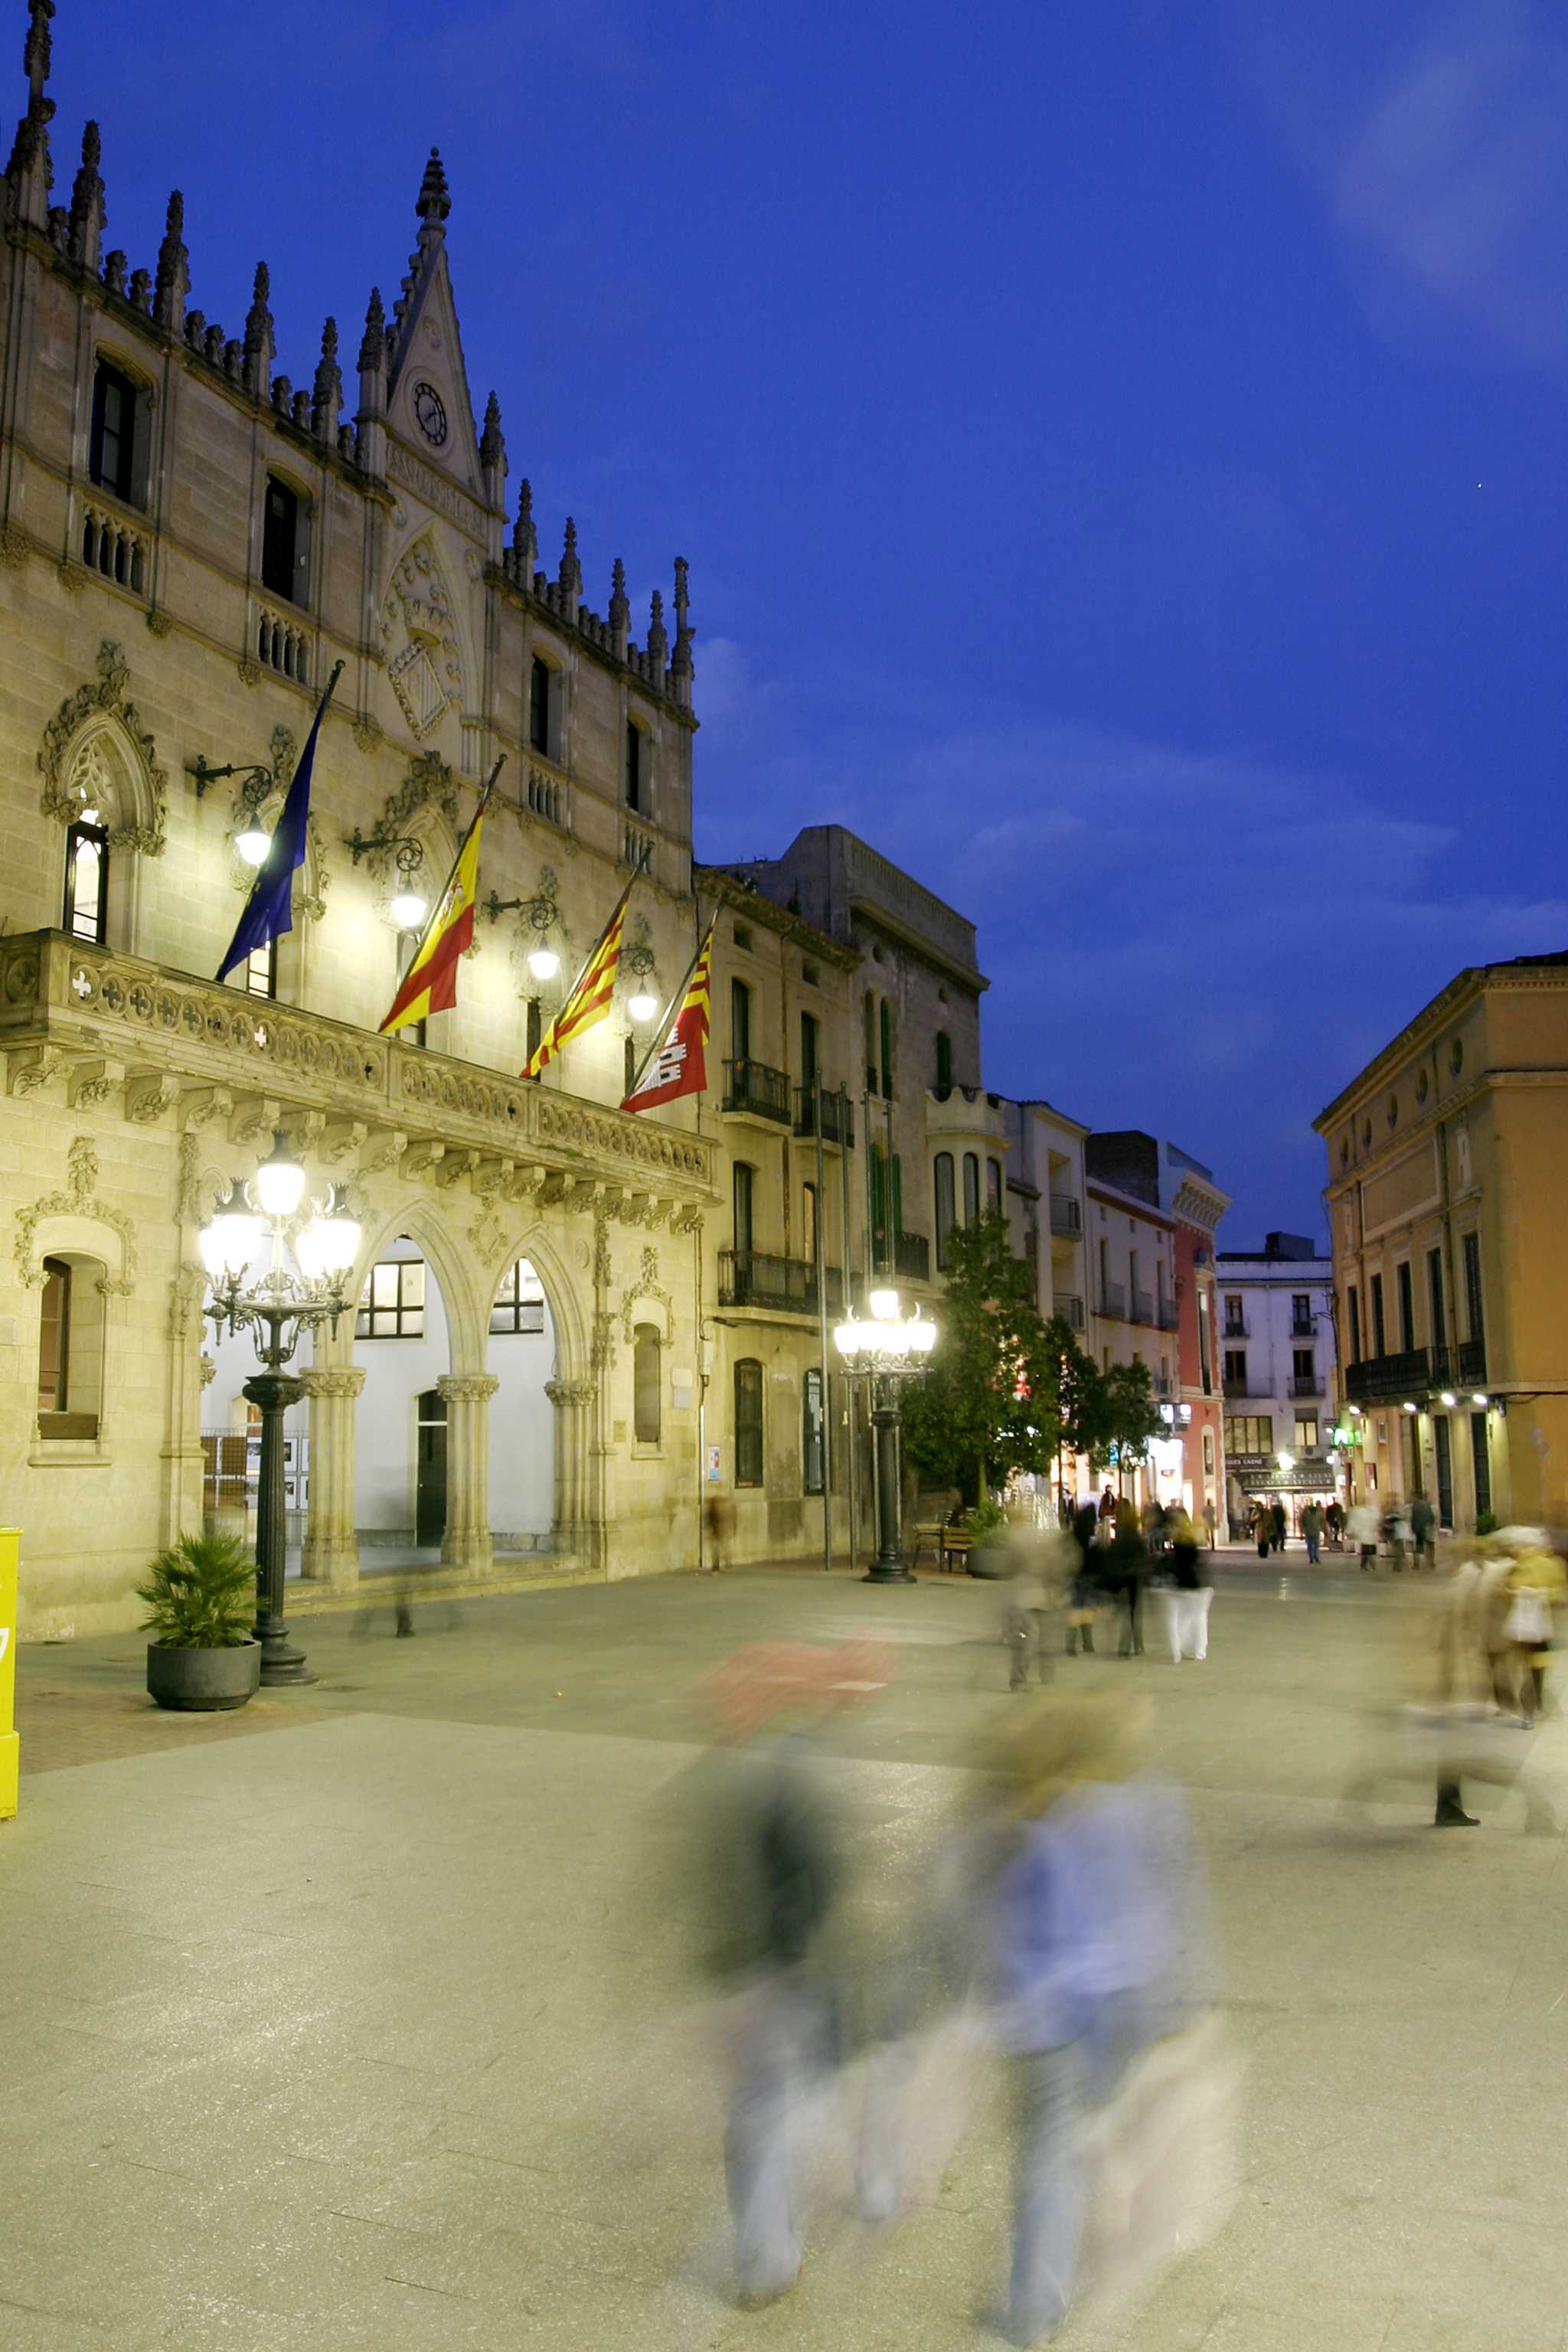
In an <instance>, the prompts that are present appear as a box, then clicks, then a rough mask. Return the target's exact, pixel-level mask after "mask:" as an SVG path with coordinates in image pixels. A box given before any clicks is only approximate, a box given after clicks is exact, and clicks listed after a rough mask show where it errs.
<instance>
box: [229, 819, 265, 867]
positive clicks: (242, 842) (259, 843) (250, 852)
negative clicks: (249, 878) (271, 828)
mask: <svg viewBox="0 0 1568 2352" xmlns="http://www.w3.org/2000/svg"><path fill="white" fill-rule="evenodd" d="M234 845H235V848H236V850H237V853H238V854H239V856H241V857H243V858H244V860H245V862H246V864H247V866H265V865H266V863H267V853H268V850H269V849H270V848H271V846H272V835H270V834H269V833H263V832H262V830H261V827H260V826H259V825H258V824H247V826H246V828H245V831H244V832H243V833H237V834H236V835H235V836H234Z"/></svg>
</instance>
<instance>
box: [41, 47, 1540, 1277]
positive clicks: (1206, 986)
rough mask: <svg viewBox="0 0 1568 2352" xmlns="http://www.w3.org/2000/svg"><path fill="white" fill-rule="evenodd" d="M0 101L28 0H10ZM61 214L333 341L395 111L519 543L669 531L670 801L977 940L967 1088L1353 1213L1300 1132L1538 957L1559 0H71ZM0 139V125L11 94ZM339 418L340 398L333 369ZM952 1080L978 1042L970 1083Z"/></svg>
mask: <svg viewBox="0 0 1568 2352" xmlns="http://www.w3.org/2000/svg"><path fill="white" fill-rule="evenodd" d="M0 24H3V25H4V26H5V56H6V57H7V58H8V59H9V64H8V67H7V70H8V73H9V76H10V84H9V99H8V103H7V105H6V109H5V110H6V113H7V115H8V116H9V117H12V118H14V117H15V116H16V114H18V113H19V112H20V110H21V108H22V103H23V95H24V93H23V85H22V81H21V77H20V70H19V67H20V54H21V45H22V38H23V34H24V31H25V26H26V16H25V11H24V9H23V8H22V7H21V6H20V5H17V0H5V7H4V15H3V16H0ZM54 40H55V67H54V77H53V81H52V84H51V89H52V94H53V96H54V97H55V99H56V100H57V102H58V115H57V119H56V122H55V125H54V130H53V134H52V135H53V144H54V155H55V171H56V190H55V194H56V198H57V200H58V201H63V200H65V198H66V197H68V194H69V184H70V178H71V174H72V173H73V171H74V169H75V165H76V160H77V152H78V146H79V136H80V128H81V123H82V121H83V119H84V117H86V116H88V115H93V116H96V117H97V118H98V119H99V121H100V124H101V126H102V131H103V151H104V152H103V172H104V176H105V179H106V182H107V186H108V201H109V233H108V236H107V239H106V244H109V245H119V246H122V247H125V249H126V251H127V252H128V254H129V257H130V261H131V265H132V268H134V267H136V266H138V265H142V266H145V267H147V268H151V267H152V266H153V260H154V257H155V254H156V249H157V243H158V238H159V236H160V234H161V231H162V226H163V206H164V202H165V199H166V196H167V194H168V191H169V189H170V187H171V186H174V185H178V186H179V187H181V188H182V189H183V190H184V195H185V218H186V240H187V243H188V245H189V247H190V250H191V260H192V278H193V285H192V293H191V299H192V301H193V303H194V304H195V305H196V306H198V307H199V308H200V309H202V310H204V311H205V313H206V315H207V318H208V319H209V320H220V321H221V322H222V323H223V324H224V325H225V326H226V329H227V331H228V332H229V333H231V334H236V333H238V332H239V331H241V328H242V325H243V319H244V313H245V310H246V308H247V302H248V299H249V292H250V278H251V271H252V268H253V267H254V264H255V262H256V261H257V260H258V259H261V258H265V259H266V260H267V261H268V262H269V264H270V265H271V270H272V306H273V310H274V312H275V314H276V317H277V320H278V336H279V354H278V361H277V365H278V366H279V369H280V370H283V371H286V372H287V373H289V374H290V375H291V376H292V378H293V379H294V382H295V383H297V384H298V383H307V384H308V383H309V382H310V374H311V371H312V368H313V366H314V362H315V358H316V352H317V348H318V344H319V338H320V331H321V319H322V317H323V316H324V315H325V314H326V313H327V312H328V311H331V312H333V313H335V315H336V316H337V319H338V320H339V324H340V328H341V331H342V341H343V345H344V358H345V362H346V363H347V371H350V372H352V365H353V355H354V352H355V351H356V350H357V347H358V337H359V329H360V325H361V321H362V320H363V311H364V303H365V298H366V296H367V293H368V291H369V289H370V286H371V284H372V282H373V281H374V282H379V284H380V285H381V287H382V289H383V291H384V295H385V297H386V299H387V304H388V308H389V309H390V307H391V302H392V299H393V298H394V295H395V291H396V287H397V281H398V278H399V277H400V275H401V273H402V270H403V269H404V268H405V267H406V257H407V254H408V252H409V249H410V247H411V245H412V241H413V235H414V231H415V228H416V221H415V216H414V209H413V207H414V199H415V195H416V191H417V188H418V184H419V178H420V173H421V171H422V169H423V165H424V160H425V155H426V150H427V149H428V147H429V146H430V145H431V143H432V142H436V143H438V144H439V146H440V149H441V152H442V155H443V158H444V160H445V162H446V165H447V174H448V178H449V180H450V183H451V188H452V196H453V211H452V218H451V221H450V223H449V225H448V244H449V251H450V257H451V265H452V270H453V278H454V283H455V287H456V291H457V297H458V308H459V313H460V316H461V319H462V323H463V331H464V339H465V347H466V352H467V358H468V372H469V380H470V385H471V388H472V391H473V394H474V398H475V402H476V405H478V406H479V407H481V408H482V406H483V403H484V398H485V394H486V393H487V392H488V391H489V388H490V387H491V385H492V384H493V385H494V387H495V388H496V390H497V391H498V392H499V394H500V402H501V409H502V416H503V421H504V425H505V429H506V434H507V439H508V447H509V455H510V467H511V474H510V494H511V496H512V497H514V498H515V493H516V488H517V483H518V480H519V478H521V475H523V474H524V473H527V474H529V475H530V476H531V478H532V482H533V488H534V511H535V515H536V518H537V520H538V525H539V535H540V548H541V561H542V562H543V563H544V564H545V565H546V566H547V567H548V568H549V569H550V570H551V571H552V572H553V571H554V570H555V568H556V565H557V563H558V561H559V551H560V542H561V534H562V528H563V520H564V518H565V516H566V514H567V513H568V512H570V513H572V514H574V516H575V518H576V521H577V527H578V534H579V541H580V546H581V552H582V561H583V564H584V573H585V577H586V583H587V590H588V594H589V597H590V600H591V601H592V602H593V604H595V606H597V608H598V609H599V610H601V611H602V610H603V609H604V607H605V603H606V602H607V599H608V593H609V572H610V564H611V560H612V558H613V557H614V556H616V554H620V555H623V556H624V557H625V558H626V565H627V569H628V572H629V574H630V578H631V584H632V588H633V592H634V604H635V608H636V610H637V618H638V626H639V630H640V625H641V623H642V619H643V616H644V615H645V614H646V611H647V592H648V589H649V588H650V587H651V586H653V585H654V584H656V583H658V584H662V585H663V586H664V587H665V590H666V603H667V607H668V591H669V570H670V561H671V559H672V558H673V557H674V556H675V555H676V554H678V553H679V554H684V555H686V556H688V557H689V559H690V562H691V585H692V611H693V620H694V622H695V625H696V627H697V630H698V639H697V646H696V662H697V682H696V696H697V708H698V713H699V716H700V719H701V720H702V721H703V727H702V731H701V733H700V736H699V738H698V743H697V761H698V783H697V792H698V821H697V846H698V852H699V855H700V856H705V857H708V858H719V857H729V856H751V855H758V854H763V853H766V852H770V851H773V850H776V849H778V848H780V847H781V846H782V845H784V842H785V841H787V840H788V839H789V838H790V837H791V836H792V835H793V834H794V832H795V828H796V826H797V825H800V824H810V823H814V822H820V821H824V820H828V819H835V818H836V819H839V820H841V821H843V822H845V823H847V824H850V825H852V826H854V827H855V828H856V829H857V830H858V831H859V832H861V833H863V834H864V835H867V836H868V838H869V839H870V840H871V841H873V842H875V843H876V844H877V845H878V846H879V847H880V848H881V849H882V850H884V851H885V852H886V853H887V854H888V855H889V856H891V857H893V858H896V859H897V860H899V861H900V863H902V864H904V865H905V866H909V867H910V870H911V871H912V872H913V873H914V874H915V875H917V876H918V877H920V878H921V880H922V881H924V882H926V883H927V884H929V885H930V886H931V887H932V888H934V889H936V890H938V891H940V892H941V893H942V895H943V896H944V897H946V898H950V899H952V902H953V903H954V904H955V905H957V906H958V907H960V908H963V910H964V911H965V912H966V913H967V914H969V915H971V916H972V917H973V919H975V920H976V921H977V922H978V924H979V927H980V940H981V960H982V964H983V967H984V970H985V971H987V972H988V973H989V975H990V977H991V982H992V987H991V992H990V995H989V997H988V998H987V1000H986V1024H987V1025H986V1047H985V1051H986V1065H985V1071H984V1076H985V1079H986V1082H987V1083H988V1084H989V1085H991V1086H993V1087H998V1088H1001V1089H1004V1090H1005V1091H1007V1092H1010V1093H1016V1094H1044V1095H1047V1096H1048V1097H1050V1098H1051V1099H1052V1100H1054V1101H1056V1102H1057V1103H1058V1104H1059V1105H1060V1106H1061V1107H1062V1108H1065V1109H1067V1110H1069V1111H1071V1112H1072V1113H1073V1114H1074V1115H1075V1116H1077V1117H1078V1118H1082V1119H1085V1120H1087V1121H1089V1122H1091V1123H1092V1124H1094V1125H1096V1126H1101V1127H1121V1126H1141V1127H1146V1128H1149V1129H1152V1130H1155V1131H1156V1132H1163V1133H1165V1134H1167V1135H1169V1136H1171V1137H1172V1138H1173V1139H1174V1140H1176V1141H1177V1142H1178V1143H1180V1144H1181V1145H1182V1146H1183V1147H1184V1149H1186V1150H1189V1151H1191V1152H1192V1153H1194V1155H1195V1156H1196V1157H1198V1158H1199V1159H1201V1160H1206V1161H1207V1162H1209V1163H1210V1164H1211V1165H1212V1167H1213V1168H1214V1170H1215V1174H1216V1176H1217V1177H1218V1179H1219V1181H1221V1182H1222V1183H1223V1184H1224V1185H1225V1186H1226V1189H1227V1190H1228V1191H1230V1192H1232V1193H1233V1194H1234V1196H1235V1199H1236V1207H1235V1209H1234V1210H1233V1212H1232V1213H1231V1215H1230V1216H1229V1218H1228V1219H1227V1221H1226V1226H1225V1228H1224V1233H1223V1236H1222V1245H1226V1244H1228V1245H1229V1246H1230V1247H1232V1248H1236V1247H1237V1246H1241V1245H1243V1244H1246V1243H1247V1242H1248V1241H1250V1240H1253V1239H1255V1238H1256V1237H1258V1235H1260V1234H1261V1233H1262V1232H1263V1230H1264V1229H1265V1227H1266V1226H1273V1225H1286V1226H1294V1227H1296V1228H1299V1229H1300V1230H1301V1231H1304V1232H1307V1233H1310V1234H1319V1235H1321V1234H1322V1233H1323V1230H1324V1228H1323V1223H1322V1217H1321V1208H1320V1206H1319V1202H1318V1198H1317V1195H1318V1190H1319V1187H1320V1185H1321V1181H1322V1177H1323V1167H1322V1161H1321V1153H1320V1148H1319V1146H1318V1144H1317V1141H1316V1139H1315V1138H1314V1137H1313V1136H1312V1134H1311V1132H1310V1126H1309V1121H1310V1118H1311V1117H1312V1115H1313V1113H1314V1112H1315V1111H1316V1110H1318V1109H1319V1108H1320V1107H1321V1105H1322V1104H1323V1103H1324V1102H1325V1101H1327V1100H1328V1099H1329V1097H1331V1095H1332V1094H1333V1093H1334V1092H1335V1091H1336V1090H1337V1089H1338V1087H1340V1086H1341V1085H1342V1084H1343V1083H1344V1082H1345V1080H1346V1079H1348V1078H1349V1077H1350V1076H1352V1074H1353V1072H1354V1071H1355V1070H1356V1069H1357V1068H1358V1067H1359V1066H1360V1065H1361V1063H1362V1062H1363V1060H1364V1059H1365V1058H1366V1057H1367V1056H1368V1055H1370V1054H1371V1053H1373V1051H1375V1050H1376V1048H1377V1047H1378V1046H1379V1045H1381V1044H1383V1043H1384V1041H1385V1040H1386V1039H1387V1038H1388V1037H1389V1036H1390V1035H1392V1034H1394V1031H1395V1030H1397V1029H1398V1028H1399V1027H1400V1026H1401V1025H1402V1024H1403V1023H1404V1022H1405V1021H1406V1020H1407V1019H1408V1018H1409V1017H1410V1016H1411V1014H1412V1013H1415V1011H1416V1009H1417V1008H1418V1007H1419V1006H1420V1005H1421V1004H1422V1003H1425V1001H1426V999H1427V997H1428V996H1430V995H1431V994H1433V993H1434V992H1436V990H1437V989H1438V988H1440V987H1441V986H1442V985H1443V983H1444V982H1446V981H1447V979H1448V978H1449V977H1450V976H1451V975H1452V974H1453V972H1454V971H1457V970H1458V969H1459V968H1460V967H1461V966H1462V965H1464V964H1466V963H1470V962H1478V961H1485V960H1487V959H1489V958H1496V957H1502V956H1509V955H1513V954H1517V953H1521V952H1522V951H1524V950H1538V949H1553V948H1563V947H1568V889H1565V887H1564V885H1563V879H1562V866H1563V835H1564V825H1565V819H1564V814H1563V794H1562V791H1561V777H1562V772H1563V750H1564V717H1565V711H1564V703H1565V692H1568V689H1565V684H1564V681H1565V679H1568V662H1565V661H1564V658H1563V648H1562V645H1561V634H1562V628H1563V613H1564V608H1565V598H1564V585H1565V583H1564V571H1565V569H1568V539H1565V534H1564V530H1563V514H1562V506H1563V497H1562V493H1563V458H1562V446H1563V440H1562V415H1563V393H1564V376H1565V367H1568V238H1565V237H1564V236H1563V222H1564V219H1565V218H1568V136H1564V123H1565V121H1568V22H1565V19H1564V17H1563V14H1562V12H1561V11H1560V10H1556V9H1549V8H1547V7H1545V6H1541V7H1532V6H1529V5H1510V0H1485V5H1477V6H1469V7H1458V8H1453V9H1446V8H1445V7H1443V6H1442V5H1431V0H1424V5H1414V4H1413V0H1380V5H1378V6H1376V7H1374V8H1368V7H1367V6H1366V5H1365V0H1357V5H1339V0H1313V5H1310V7H1305V8H1303V7H1302V6H1301V5H1300V0H1236V5H1225V0H1193V5H1178V0H1121V5H1118V0H1107V5H1100V6H1095V5H1085V4H1084V0H1058V5H1053V6H1048V7H1047V5H1043V0H1037V5H1033V6H1027V7H1026V6H1013V5H996V0H976V5H974V6H973V8H972V9H970V10H969V11H967V12H960V11H959V10H956V9H954V8H952V7H951V6H946V5H944V6H942V7H940V8H939V7H936V6H934V5H921V0H907V5H900V6H897V7H893V6H885V5H868V0H858V5H857V0H851V5H845V0H837V5H832V6H827V5H821V0H805V5H795V7H793V8H788V9H765V10H764V9H760V8H754V7H749V6H745V5H719V0H685V5H680V6H669V7H664V8H649V7H647V6H637V7H634V6H631V5H622V0H569V5H561V0H550V5H542V6H536V5H489V6H482V5H453V0H427V5H426V6H424V7H423V8H413V7H392V6H386V5H382V6H370V5H339V6H334V7H332V8H331V9H330V10H325V11H323V10H322V9H321V7H320V5H319V0H312V5H306V0H267V5H264V6H259V7H254V8H249V9H245V10H240V9H237V8H235V7H232V6H211V5H208V6H202V7H197V6H195V5H189V4H188V0H163V5H158V6H156V7H154V6H153V5H150V0H60V5H59V13H58V16H57V19H56V23H55V27H54ZM6 127H7V131H8V129H9V123H7V126H6ZM350 405H351V407H352V396H351V402H350ZM960 1075H963V1074H962V1073H961V1074H960Z"/></svg>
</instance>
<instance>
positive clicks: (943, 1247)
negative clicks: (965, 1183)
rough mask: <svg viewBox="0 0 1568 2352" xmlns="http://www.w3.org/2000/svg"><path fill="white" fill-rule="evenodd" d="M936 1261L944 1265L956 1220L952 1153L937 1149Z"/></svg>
mask: <svg viewBox="0 0 1568 2352" xmlns="http://www.w3.org/2000/svg"><path fill="white" fill-rule="evenodd" d="M935 1176H936V1262H937V1264H938V1265H939V1266H945V1265H946V1264H947V1260H948V1244H949V1241H950V1240H951V1238H952V1228H953V1224H954V1223H955V1222H956V1219H955V1212H954V1202H953V1190H952V1152H951V1151H939V1152H938V1153H937V1155H936V1164H935Z"/></svg>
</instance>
